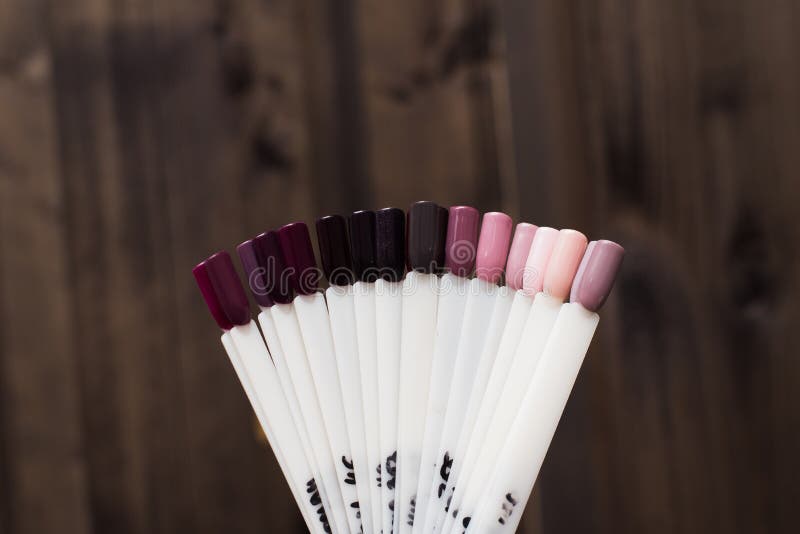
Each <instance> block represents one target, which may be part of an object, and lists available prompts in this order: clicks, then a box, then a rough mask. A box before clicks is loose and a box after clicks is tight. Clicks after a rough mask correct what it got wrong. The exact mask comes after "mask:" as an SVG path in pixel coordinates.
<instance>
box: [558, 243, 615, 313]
mask: <svg viewBox="0 0 800 534" xmlns="http://www.w3.org/2000/svg"><path fill="white" fill-rule="evenodd" d="M593 243H594V246H593V247H592V248H591V250H589V249H587V252H586V254H585V255H584V258H583V261H582V262H581V268H580V278H578V277H577V276H576V281H575V284H574V287H573V291H572V294H571V295H570V301H571V302H578V303H580V304H581V305H582V306H583V307H584V308H586V309H587V310H589V311H592V312H596V311H598V310H599V309H600V308H601V307H602V306H603V304H605V302H606V299H607V298H608V295H609V294H610V293H611V289H612V288H613V287H614V281H615V280H616V278H617V273H618V272H619V268H620V266H621V265H622V259H623V258H624V256H625V249H624V248H622V247H621V246H620V245H619V244H618V243H615V242H613V241H608V240H605V239H602V240H599V241H596V242H593Z"/></svg>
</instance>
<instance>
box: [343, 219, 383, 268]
mask: <svg viewBox="0 0 800 534" xmlns="http://www.w3.org/2000/svg"><path fill="white" fill-rule="evenodd" d="M350 247H351V250H352V251H353V271H355V274H356V279H357V280H360V281H362V282H374V281H375V280H377V278H378V273H377V269H376V266H377V261H376V251H375V212H374V211H356V212H355V213H353V214H352V215H350Z"/></svg>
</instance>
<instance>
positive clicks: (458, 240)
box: [445, 206, 480, 277]
mask: <svg viewBox="0 0 800 534" xmlns="http://www.w3.org/2000/svg"><path fill="white" fill-rule="evenodd" d="M479 222H480V212H479V211H478V210H476V209H475V208H472V207H470V206H452V207H451V208H450V210H449V215H448V220H447V241H446V244H445V267H446V268H447V270H448V271H450V272H451V273H453V274H454V275H456V276H461V277H467V276H469V275H470V274H472V271H473V269H474V268H475V256H476V251H477V250H476V249H477V245H478V224H479Z"/></svg>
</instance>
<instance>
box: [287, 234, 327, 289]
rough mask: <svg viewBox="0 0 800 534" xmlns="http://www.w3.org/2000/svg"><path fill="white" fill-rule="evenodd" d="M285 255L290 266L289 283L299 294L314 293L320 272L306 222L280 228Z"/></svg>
mask: <svg viewBox="0 0 800 534" xmlns="http://www.w3.org/2000/svg"><path fill="white" fill-rule="evenodd" d="M278 238H279V239H280V243H281V250H283V257H284V258H286V264H287V266H288V267H289V271H288V272H289V277H288V278H289V285H290V287H291V288H292V289H294V291H295V292H296V293H297V294H298V295H310V294H312V293H314V292H315V291H316V290H317V288H318V284H319V277H320V273H319V270H318V269H317V260H316V259H315V258H314V247H312V245H311V235H310V234H309V233H308V226H306V223H302V222H294V223H289V224H287V225H285V226H282V227H281V228H280V229H279V230H278Z"/></svg>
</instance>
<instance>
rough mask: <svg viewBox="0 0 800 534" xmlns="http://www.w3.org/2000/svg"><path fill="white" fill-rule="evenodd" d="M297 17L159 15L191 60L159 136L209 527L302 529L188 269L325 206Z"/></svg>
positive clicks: (234, 6) (203, 512) (247, 11)
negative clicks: (316, 192)
mask: <svg viewBox="0 0 800 534" xmlns="http://www.w3.org/2000/svg"><path fill="white" fill-rule="evenodd" d="M298 17H299V15H298V7H297V6H296V4H295V3H293V2H289V1H286V2H272V3H268V4H265V3H263V2H256V1H242V2H233V3H230V4H227V8H225V9H212V6H211V5H205V6H204V9H197V5H196V3H195V2H191V1H188V2H172V3H170V4H168V5H167V4H161V5H159V6H158V9H157V11H156V21H157V25H158V27H159V28H160V32H159V35H158V41H157V42H158V47H159V49H161V50H163V51H164V52H165V53H167V54H170V55H173V56H174V57H175V61H176V62H177V63H179V64H181V65H182V66H183V67H182V72H181V73H180V75H170V74H169V72H168V71H169V65H165V66H164V72H163V74H164V76H165V79H166V83H164V84H163V85H162V86H161V91H160V97H159V102H160V115H161V129H160V136H161V137H160V139H161V144H162V146H164V149H165V153H164V158H163V162H164V178H165V188H166V197H167V198H168V199H169V200H168V202H169V207H168V210H169V213H170V218H169V228H170V234H171V248H172V265H170V266H169V267H168V268H167V269H168V271H169V276H170V277H171V279H172V280H173V281H174V286H175V288H176V299H177V307H178V309H180V310H183V312H182V313H181V314H180V315H179V317H178V341H179V345H178V353H179V356H180V361H181V366H182V372H183V374H184V377H185V378H184V380H185V382H184V387H185V395H186V398H187V416H188V419H189V427H190V429H191V434H190V439H191V440H192V441H191V443H192V451H193V453H192V455H193V471H194V472H195V476H194V485H195V493H196V505H197V507H198V509H197V510H196V513H197V514H198V517H200V521H199V523H200V524H201V525H202V526H201V527H199V528H201V529H202V530H201V531H203V532H209V533H210V532H219V531H224V530H227V529H229V528H230V529H232V530H235V531H237V532H265V531H269V530H271V529H275V530H276V531H283V532H290V531H291V532H302V531H303V529H304V527H303V523H302V519H301V518H300V515H299V513H298V511H297V510H296V506H295V505H294V502H293V500H292V498H291V495H290V493H289V491H288V487H287V486H286V483H285V481H284V480H283V477H282V475H281V474H280V472H279V470H278V468H277V464H276V463H275V462H274V459H273V458H272V455H271V453H268V452H266V451H265V450H264V449H265V447H264V444H263V443H261V442H256V441H255V440H253V439H251V436H252V435H253V432H252V427H250V426H246V425H245V424H244V423H245V420H246V419H247V418H249V417H250V413H251V412H250V408H249V407H248V406H247V403H246V400H245V398H244V396H243V394H242V392H241V388H240V386H239V385H238V383H237V382H236V380H235V377H234V374H233V373H232V371H231V369H230V365H229V363H228V362H227V359H226V358H225V356H224V354H223V352H222V351H221V349H220V346H219V341H218V339H217V332H216V330H215V328H214V327H213V323H212V322H211V321H210V318H209V316H208V313H207V311H206V309H205V305H204V304H203V303H202V300H201V299H200V296H199V294H198V292H197V289H196V287H195V285H194V281H193V279H192V277H191V274H190V270H191V268H192V267H193V266H194V264H195V263H196V262H198V261H199V260H201V259H202V258H204V257H206V256H207V255H208V254H210V253H211V252H213V251H214V250H217V249H221V248H227V249H229V250H232V248H233V247H234V246H235V245H236V244H237V243H239V242H241V241H243V240H244V239H245V238H247V237H249V236H252V235H255V234H256V233H259V232H262V231H264V230H266V229H268V228H275V227H277V226H279V225H281V224H284V223H286V222H289V221H290V220H295V219H298V218H299V219H306V220H308V219H309V218H310V216H311V215H313V212H314V209H313V206H314V198H313V195H312V193H311V192H312V190H313V183H312V181H311V173H310V168H311V163H310V161H311V158H310V156H309V154H308V148H307V147H308V143H309V142H310V141H309V135H308V133H307V118H306V114H305V113H306V105H305V100H304V97H303V91H304V84H305V72H304V69H303V68H302V65H303V55H302V50H301V48H300V43H299V42H298V40H297V38H296V25H297V23H298V22H297V21H298ZM208 28H212V29H213V32H212V33H208ZM265 51H269V53H266V52H265ZM198 109H201V110H205V112H204V113H197V110H198ZM198 153H201V154H203V157H202V158H198V156H197V155H198ZM187 177H191V187H187V186H186V185H187V183H189V180H188V179H187ZM231 521H233V522H234V524H235V525H232V524H231Z"/></svg>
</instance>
